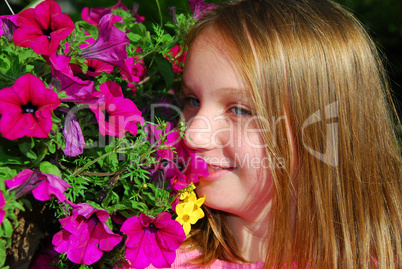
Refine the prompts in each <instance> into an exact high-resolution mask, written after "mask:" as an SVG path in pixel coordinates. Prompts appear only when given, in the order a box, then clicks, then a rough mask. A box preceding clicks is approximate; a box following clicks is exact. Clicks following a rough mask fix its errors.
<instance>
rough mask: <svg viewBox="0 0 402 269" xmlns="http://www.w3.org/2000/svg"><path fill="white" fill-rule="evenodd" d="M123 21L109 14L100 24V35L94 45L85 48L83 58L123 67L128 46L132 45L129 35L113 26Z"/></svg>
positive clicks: (82, 53)
mask: <svg viewBox="0 0 402 269" xmlns="http://www.w3.org/2000/svg"><path fill="white" fill-rule="evenodd" d="M118 21H121V17H119V16H117V15H112V14H107V15H105V16H103V17H102V18H101V20H100V22H99V35H98V38H97V39H96V40H95V42H94V43H93V44H91V45H90V46H88V47H86V48H84V49H83V50H82V52H81V54H80V56H81V57H82V58H85V59H92V60H99V61H102V62H104V63H108V64H111V65H113V66H117V67H122V66H124V61H125V60H126V59H127V51H126V46H127V45H128V44H129V43H130V40H129V39H128V37H127V34H126V33H125V32H123V31H121V30H119V29H117V27H115V26H113V24H115V23H116V22H118Z"/></svg>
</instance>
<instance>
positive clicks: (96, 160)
mask: <svg viewBox="0 0 402 269" xmlns="http://www.w3.org/2000/svg"><path fill="white" fill-rule="evenodd" d="M112 153H114V150H112V151H109V152H106V153H105V154H103V155H101V156H99V157H98V158H96V159H95V160H93V161H92V162H89V163H87V164H86V165H84V166H83V167H81V168H80V169H78V170H77V171H75V172H74V174H73V177H75V176H77V175H79V174H81V173H82V172H83V171H85V169H87V168H88V167H90V166H91V165H93V164H95V163H97V162H98V161H100V160H102V159H104V158H106V157H107V156H109V155H110V154H112Z"/></svg>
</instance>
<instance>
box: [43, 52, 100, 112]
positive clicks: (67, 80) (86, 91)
mask: <svg viewBox="0 0 402 269" xmlns="http://www.w3.org/2000/svg"><path fill="white" fill-rule="evenodd" d="M70 60H71V59H70V57H68V56H66V55H62V54H57V55H55V54H53V55H52V56H50V57H49V61H50V64H51V68H52V75H53V78H55V79H57V80H59V81H60V84H61V89H60V90H61V91H64V92H65V93H66V94H67V95H68V97H64V98H62V101H70V102H75V103H79V104H81V103H84V104H93V103H97V102H98V101H99V97H96V96H95V95H94V93H96V92H97V91H96V89H95V86H94V82H93V81H90V80H82V79H80V78H79V77H77V76H74V74H73V71H72V70H71V66H70Z"/></svg>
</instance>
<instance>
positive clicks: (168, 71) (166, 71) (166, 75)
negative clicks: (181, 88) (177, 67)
mask: <svg viewBox="0 0 402 269" xmlns="http://www.w3.org/2000/svg"><path fill="white" fill-rule="evenodd" d="M155 62H156V63H157V64H158V67H159V70H160V72H161V75H162V77H163V79H164V80H165V83H166V88H168V89H169V88H171V86H172V84H173V80H174V72H173V67H172V65H171V63H169V61H168V60H166V59H165V58H163V57H156V58H155Z"/></svg>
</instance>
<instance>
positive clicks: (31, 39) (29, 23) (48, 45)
mask: <svg viewBox="0 0 402 269" xmlns="http://www.w3.org/2000/svg"><path fill="white" fill-rule="evenodd" d="M17 20H18V26H19V28H18V29H17V30H16V31H15V32H14V35H13V40H14V43H15V45H17V46H21V47H32V49H33V51H34V52H35V53H37V54H42V55H48V56H49V55H51V54H53V53H55V52H56V50H57V48H58V47H59V45H60V41H61V40H63V39H65V38H66V37H67V36H68V35H69V34H70V33H71V32H72V31H73V30H74V28H75V25H74V22H73V21H72V20H71V18H70V17H69V16H68V15H67V14H65V13H62V12H61V8H60V6H59V4H57V2H55V1H52V0H46V1H43V2H41V3H39V4H38V5H37V6H36V7H35V8H28V9H25V10H23V11H21V12H20V13H19V14H18V17H17Z"/></svg>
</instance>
